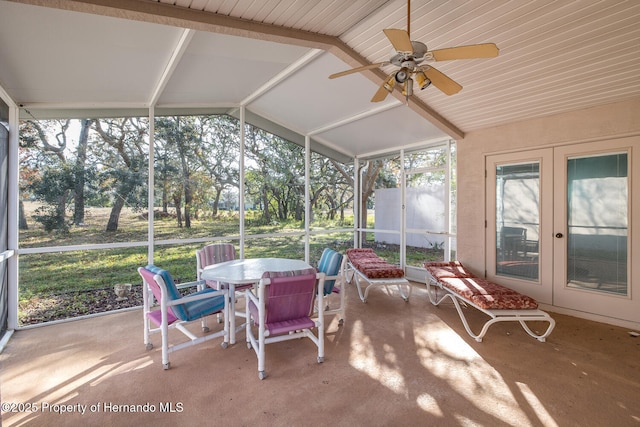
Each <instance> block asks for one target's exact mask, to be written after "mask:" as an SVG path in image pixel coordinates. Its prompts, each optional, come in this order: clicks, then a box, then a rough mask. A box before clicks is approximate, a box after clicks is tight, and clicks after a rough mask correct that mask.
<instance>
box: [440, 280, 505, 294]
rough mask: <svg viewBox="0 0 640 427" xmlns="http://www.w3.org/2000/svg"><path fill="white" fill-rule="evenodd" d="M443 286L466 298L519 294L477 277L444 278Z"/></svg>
mask: <svg viewBox="0 0 640 427" xmlns="http://www.w3.org/2000/svg"><path fill="white" fill-rule="evenodd" d="M440 282H441V283H442V284H443V286H446V287H447V288H448V289H451V290H452V291H454V292H455V293H457V294H459V295H460V296H462V297H465V298H471V297H472V296H474V295H515V294H517V293H518V292H516V291H514V290H512V289H509V288H505V287H504V286H501V285H498V284H497V283H493V282H490V281H488V280H485V279H479V278H477V277H444V278H442V279H440Z"/></svg>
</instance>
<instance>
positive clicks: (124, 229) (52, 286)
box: [19, 208, 442, 308]
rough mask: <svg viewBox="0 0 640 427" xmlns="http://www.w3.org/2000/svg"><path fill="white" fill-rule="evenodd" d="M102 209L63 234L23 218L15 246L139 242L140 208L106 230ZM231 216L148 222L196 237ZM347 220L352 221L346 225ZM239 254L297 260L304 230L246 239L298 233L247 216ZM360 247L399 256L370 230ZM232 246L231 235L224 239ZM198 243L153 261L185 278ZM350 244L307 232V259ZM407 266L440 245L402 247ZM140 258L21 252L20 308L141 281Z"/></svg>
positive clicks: (122, 252)
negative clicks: (183, 224) (181, 224)
mask: <svg viewBox="0 0 640 427" xmlns="http://www.w3.org/2000/svg"><path fill="white" fill-rule="evenodd" d="M108 214H109V211H108V209H95V208H91V209H89V210H88V212H87V216H86V222H85V224H84V225H83V226H79V227H71V229H70V232H69V233H67V234H55V233H53V234H48V233H45V232H44V230H42V229H41V228H39V227H37V224H35V223H33V222H32V223H30V224H29V226H30V228H29V229H28V230H23V231H21V233H20V242H21V243H20V244H21V248H40V247H50V246H69V245H86V244H96V243H113V242H145V241H146V240H147V232H148V225H147V220H146V216H144V215H141V214H140V213H139V212H132V211H130V210H127V211H125V212H123V214H122V216H121V219H120V223H119V229H118V231H117V232H115V233H106V232H105V231H104V227H105V224H106V219H107V218H108ZM238 224H239V222H238V219H237V217H235V216H234V215H231V214H229V213H227V212H225V213H224V214H223V215H221V216H219V217H217V218H215V219H211V218H200V219H194V220H192V227H191V228H190V229H187V228H178V227H177V224H176V220H175V219H174V218H171V217H167V218H163V219H156V220H155V221H154V234H155V236H156V240H169V239H186V238H199V237H212V236H213V237H223V236H237V235H238V233H239V231H238V230H239V225H238ZM351 224H352V223H351ZM351 224H346V225H341V224H335V223H326V224H320V223H318V222H315V223H314V229H319V228H321V226H324V227H325V228H326V229H327V230H330V229H333V228H345V227H351V226H352V225H351ZM246 231H247V232H246V234H247V235H248V237H249V238H247V239H246V241H245V257H247V258H252V257H261V256H262V257H264V256H269V257H283V258H293V259H302V258H303V257H304V238H303V236H291V235H282V236H276V237H268V238H266V237H264V238H263V237H260V238H250V236H251V235H257V234H267V233H286V232H301V231H303V228H302V224H300V223H299V222H291V223H286V224H271V225H268V226H261V225H257V221H255V220H252V219H251V218H250V219H249V220H248V221H247V227H246ZM367 239H368V242H367V246H373V247H376V252H377V253H378V254H379V255H380V256H382V257H384V258H386V259H387V260H388V261H390V262H395V263H397V262H398V255H399V252H398V248H397V247H394V246H393V245H385V246H379V245H378V246H376V245H375V242H372V241H369V240H370V239H373V233H368V234H367ZM229 241H231V242H233V243H234V244H236V247H238V246H239V245H238V242H237V241H236V240H232V239H229ZM203 244H204V243H197V244H171V245H156V247H155V248H154V263H155V264H156V265H158V266H160V267H162V268H165V269H167V270H169V271H170V272H171V273H172V275H173V276H174V278H175V279H176V281H179V282H187V281H192V280H195V277H196V260H195V251H196V249H198V248H200V247H202V246H203ZM352 245H353V233H351V232H341V233H336V232H333V233H328V234H322V235H313V236H312V237H311V241H310V248H311V253H310V259H311V261H312V263H314V262H315V261H316V260H318V259H319V258H320V255H321V253H322V250H323V249H324V248H325V247H332V248H334V249H336V250H338V251H341V252H344V251H345V250H346V249H347V248H349V247H352ZM407 258H408V259H407V262H408V264H409V265H418V266H420V265H422V263H423V262H424V261H426V260H434V259H442V251H432V250H429V249H418V248H414V249H413V250H409V251H408V253H407ZM146 264H147V248H146V246H143V247H133V248H116V249H92V250H80V251H63V252H56V253H39V254H22V255H20V258H19V282H20V285H19V300H20V304H19V305H20V307H22V308H23V307H26V306H27V305H29V304H30V303H31V301H32V300H38V299H41V298H43V297H44V298H46V297H47V296H51V295H61V294H62V295H65V294H66V295H70V298H71V295H73V298H78V296H77V293H78V291H88V290H96V289H104V290H105V291H107V292H111V291H112V289H113V285H114V284H116V283H132V284H134V285H140V283H141V280H140V277H139V276H138V274H137V271H136V269H137V268H138V267H140V266H144V265H146Z"/></svg>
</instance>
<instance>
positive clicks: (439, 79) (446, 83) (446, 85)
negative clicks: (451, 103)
mask: <svg viewBox="0 0 640 427" xmlns="http://www.w3.org/2000/svg"><path fill="white" fill-rule="evenodd" d="M422 71H424V73H425V74H426V76H427V77H428V78H429V80H431V83H433V85H434V86H435V87H437V88H438V89H440V90H441V91H443V92H444V93H446V94H447V95H454V94H456V93H458V92H460V91H461V90H462V86H460V85H459V84H458V83H456V82H455V81H453V79H452V78H450V77H447V76H446V75H445V74H444V73H442V72H441V71H438V70H436V69H435V68H433V67H428V68H425V69H423V70H422Z"/></svg>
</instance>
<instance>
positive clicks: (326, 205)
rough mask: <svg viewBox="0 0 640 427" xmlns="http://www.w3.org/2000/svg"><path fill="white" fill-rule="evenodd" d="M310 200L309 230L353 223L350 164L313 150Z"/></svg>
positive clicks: (349, 225) (345, 225) (339, 226)
mask: <svg viewBox="0 0 640 427" xmlns="http://www.w3.org/2000/svg"><path fill="white" fill-rule="evenodd" d="M309 200H310V202H311V217H310V218H309V225H310V228H311V229H312V230H323V229H328V228H345V227H353V164H344V163H340V162H337V161H335V160H332V159H329V158H328V157H325V156H323V155H320V154H317V153H313V152H312V153H311V164H310V166H309Z"/></svg>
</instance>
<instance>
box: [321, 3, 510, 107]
mask: <svg viewBox="0 0 640 427" xmlns="http://www.w3.org/2000/svg"><path fill="white" fill-rule="evenodd" d="M410 26H411V0H407V31H405V30H399V29H395V28H390V29H386V30H383V31H384V34H385V35H386V36H387V38H388V39H389V41H390V42H391V45H392V46H393V49H394V50H395V52H393V51H392V53H391V58H390V59H389V60H388V61H385V62H378V63H375V64H369V65H365V66H363V67H357V68H353V69H351V70H346V71H342V72H339V73H335V74H332V75H330V76H329V78H330V79H335V78H337V77H342V76H346V75H349V74H352V73H357V72H360V71H364V70H370V69H373V68H378V67H380V66H383V65H389V64H393V65H395V66H397V67H399V69H398V70H396V71H393V72H392V73H391V74H389V76H388V77H387V78H386V79H385V81H384V82H383V83H382V85H380V88H379V89H378V91H377V92H376V93H375V95H373V98H371V102H380V101H384V99H385V98H386V97H387V95H388V94H389V93H391V92H393V89H394V88H395V87H396V85H397V86H398V87H402V94H403V95H404V96H405V97H406V98H408V97H409V96H411V95H413V82H414V80H415V82H416V84H417V85H418V87H419V88H420V89H425V88H427V87H428V86H430V85H431V84H433V85H434V86H435V87H437V88H438V89H440V90H441V91H442V92H444V93H445V94H447V95H454V94H456V93H458V92H460V90H461V89H462V86H461V85H459V84H458V83H456V82H455V81H454V80H453V79H451V78H450V77H448V76H447V75H445V74H444V73H442V72H441V71H438V70H437V69H435V68H433V67H432V66H431V65H423V63H424V62H426V61H450V60H454V59H476V58H493V57H496V56H498V47H497V46H496V45H495V44H494V43H484V44H476V45H469V46H458V47H450V48H445V49H437V50H431V51H430V50H428V49H427V45H425V44H424V43H422V42H419V41H413V40H411V38H410V36H409V31H410Z"/></svg>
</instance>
